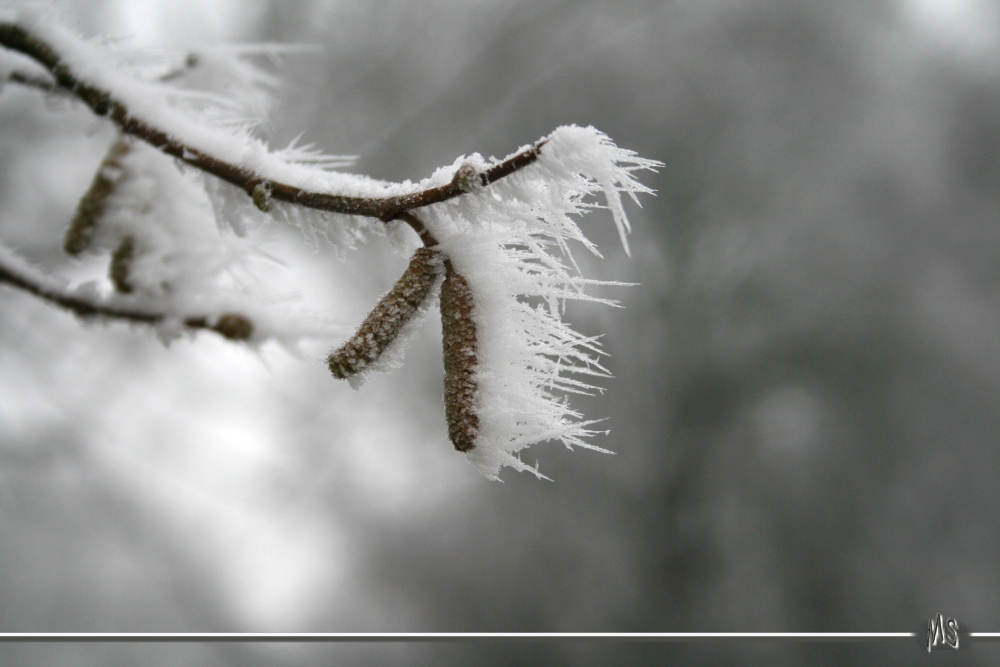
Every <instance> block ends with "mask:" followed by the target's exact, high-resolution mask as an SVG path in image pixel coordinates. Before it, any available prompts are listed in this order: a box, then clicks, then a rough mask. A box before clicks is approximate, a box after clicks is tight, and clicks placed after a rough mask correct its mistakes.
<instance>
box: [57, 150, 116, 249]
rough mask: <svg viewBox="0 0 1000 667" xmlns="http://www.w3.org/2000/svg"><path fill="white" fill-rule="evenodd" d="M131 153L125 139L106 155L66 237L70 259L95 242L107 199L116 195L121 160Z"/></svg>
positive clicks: (65, 241) (64, 240) (64, 238)
mask: <svg viewBox="0 0 1000 667" xmlns="http://www.w3.org/2000/svg"><path fill="white" fill-rule="evenodd" d="M129 150H131V146H130V145H129V143H128V142H127V141H126V140H125V139H122V138H119V139H117V140H116V141H115V142H114V143H113V144H111V148H109V149H108V153H107V155H105V156H104V160H102V161H101V166H99V167H98V168H97V173H96V174H94V180H93V181H92V182H91V183H90V188H89V189H88V190H87V192H85V193H84V195H83V197H81V198H80V202H79V203H78V204H77V205H76V214H75V215H74V216H73V221H72V222H70V223H69V228H68V229H67V230H66V234H65V236H63V249H64V250H65V251H66V252H67V253H69V254H70V255H79V254H80V253H81V252H83V251H84V250H86V249H87V248H89V247H90V244H91V242H93V240H94V234H95V233H96V232H97V223H98V221H99V220H100V219H101V216H102V215H104V206H105V204H106V203H107V199H108V196H109V195H110V194H111V193H112V191H114V189H115V184H116V183H117V182H118V179H119V178H120V177H121V159H122V158H123V157H125V154H126V153H128V152H129Z"/></svg>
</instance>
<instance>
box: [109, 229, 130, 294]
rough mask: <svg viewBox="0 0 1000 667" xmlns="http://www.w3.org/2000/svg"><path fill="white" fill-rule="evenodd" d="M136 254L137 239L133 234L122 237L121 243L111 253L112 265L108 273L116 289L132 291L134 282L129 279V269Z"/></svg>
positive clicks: (126, 292) (125, 291) (126, 291)
mask: <svg viewBox="0 0 1000 667" xmlns="http://www.w3.org/2000/svg"><path fill="white" fill-rule="evenodd" d="M134 256H135V240H134V239H133V238H132V237H131V236H126V237H125V238H123V239H122V242H121V244H120V245H119V246H118V247H117V248H116V249H115V251H114V252H113V253H112V254H111V266H110V267H109V270H108V273H109V274H110V277H111V282H113V283H114V284H115V290H117V291H118V292H124V293H125V294H128V293H129V292H131V291H132V284H131V283H130V282H129V280H128V274H129V269H130V267H131V265H132V258H133V257H134Z"/></svg>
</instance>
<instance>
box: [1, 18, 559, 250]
mask: <svg viewBox="0 0 1000 667" xmlns="http://www.w3.org/2000/svg"><path fill="white" fill-rule="evenodd" d="M0 45H3V46H5V47H7V48H8V49H11V50H14V51H19V52H20V53H23V54H25V55H27V56H29V57H31V58H33V59H34V60H36V61H37V62H38V63H40V64H41V65H43V66H44V67H45V68H46V69H48V70H49V71H50V72H51V73H52V76H53V77H54V78H55V83H56V85H57V86H58V87H59V88H62V89H64V90H67V91H69V92H71V93H73V94H74V95H76V96H77V97H78V98H80V99H81V100H82V101H83V102H84V103H85V104H86V105H87V106H88V107H90V108H91V110H92V111H93V112H94V113H95V114H97V115H98V116H109V117H110V118H111V120H112V121H114V122H115V124H117V125H118V127H119V128H121V130H122V131H123V132H125V133H127V134H131V135H133V136H136V137H138V138H140V139H142V140H143V141H145V142H147V143H148V144H150V145H152V146H154V147H156V148H158V149H159V150H161V151H162V152H164V153H166V154H168V155H171V156H173V157H175V158H177V159H179V160H182V161H183V162H186V163H187V164H189V165H191V166H193V167H196V168H198V169H201V170H202V171H205V172H207V173H210V174H212V175H214V176H217V177H218V178H221V179H222V180H224V181H227V182H229V183H232V184H233V185H235V186H236V187H238V188H240V189H242V190H244V191H245V192H246V193H247V194H252V192H253V189H254V187H256V186H257V185H259V184H262V183H265V180H264V179H263V178H261V177H260V176H259V175H258V174H255V173H254V172H252V171H251V170H249V169H247V168H245V167H240V166H238V165H234V164H231V163H228V162H225V161H224V160H220V159H218V158H216V157H213V156H212V155H209V154H208V153H205V152H203V151H200V150H198V149H196V148H193V147H191V146H187V145H185V144H184V143H182V142H181V141H178V140H177V139H174V138H173V137H171V136H170V135H168V134H167V133H166V132H164V131H163V130H160V129H159V128H157V127H155V126H153V125H152V124H150V123H148V122H146V121H144V120H142V119H140V118H136V117H135V116H133V115H131V113H130V112H129V110H128V109H127V108H126V106H125V105H124V104H123V103H121V102H120V101H118V100H116V99H114V98H113V97H112V95H111V93H110V92H108V91H104V90H101V89H100V88H97V87H95V86H92V85H90V84H87V83H84V82H82V81H80V80H79V79H77V78H76V76H75V75H74V74H73V72H72V71H71V69H70V67H69V66H68V65H67V64H66V63H64V62H62V60H61V59H60V57H59V54H58V53H56V51H55V50H54V49H53V48H52V47H51V46H49V45H48V44H47V43H45V42H44V41H42V40H40V39H38V38H37V37H35V36H33V35H31V34H30V33H29V32H28V31H27V30H25V29H24V28H22V27H21V26H18V25H16V24H13V23H7V22H0ZM544 143H545V142H544V141H540V142H538V143H536V144H535V145H534V146H532V147H530V148H527V149H525V150H524V151H521V152H520V153H518V154H516V155H514V156H512V157H510V158H508V159H507V160H504V161H503V162H501V163H499V164H496V165H494V166H493V167H491V168H489V169H487V170H486V171H484V172H482V173H479V174H476V175H475V177H476V178H478V180H479V183H480V185H482V186H487V185H489V184H491V183H494V182H496V181H498V180H500V179H501V178H504V177H505V176H509V175H510V174H513V173H514V172H516V171H518V170H520V169H523V168H524V167H526V166H528V165H529V164H531V163H533V162H535V160H537V159H538V155H539V153H540V151H541V148H542V146H543V145H544ZM266 184H267V185H269V186H270V196H271V198H272V199H277V200H280V201H285V202H289V203H293V204H299V205H301V206H306V207H309V208H314V209H319V210H323V211H331V212H333V213H343V214H347V215H361V216H367V217H372V218H378V219H379V220H381V221H383V222H389V221H391V220H404V221H405V222H406V223H407V224H409V225H411V226H412V227H413V228H414V230H415V231H416V232H417V233H418V234H421V236H422V238H423V239H424V241H425V243H427V241H428V238H427V236H428V235H427V234H426V230H425V229H423V225H420V228H418V227H417V224H419V221H416V224H415V220H416V219H415V218H413V217H412V216H410V215H407V212H408V211H410V210H412V209H415V208H420V207H423V206H429V205H431V204H437V203H440V202H443V201H447V200H449V199H452V198H454V197H459V196H461V195H463V194H465V193H466V192H468V191H469V188H468V187H467V183H464V182H461V180H460V179H458V178H456V179H454V180H453V181H452V182H451V183H448V184H446V185H442V186H439V187H436V188H429V189H427V190H422V191H420V192H413V193H410V194H406V195H398V196H394V197H350V196H345V195H333V194H329V193H325V192H311V191H308V190H304V189H302V188H299V187H296V186H294V185H288V184H286V183H276V182H274V181H269V182H267V183H266Z"/></svg>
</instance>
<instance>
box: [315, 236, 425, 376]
mask: <svg viewBox="0 0 1000 667" xmlns="http://www.w3.org/2000/svg"><path fill="white" fill-rule="evenodd" d="M440 270H441V260H440V257H439V254H438V252H437V251H436V250H431V249H429V248H420V249H418V250H417V252H415V253H414V254H413V259H411V260H410V265H409V267H407V269H406V272H405V273H403V275H402V277H401V278H400V279H399V280H397V281H396V284H395V285H393V286H392V289H391V290H389V291H388V292H387V293H386V294H385V296H383V297H382V298H381V299H380V300H379V302H378V304H376V305H375V308H373V309H372V311H371V312H370V313H368V317H366V318H365V320H364V322H362V323H361V326H360V327H358V330H357V332H355V334H354V335H353V336H352V337H351V339H350V340H348V341H347V342H346V343H344V344H343V345H341V346H340V347H339V348H337V349H336V350H334V351H333V352H331V353H330V356H329V357H328V358H327V363H328V364H329V366H330V372H331V373H333V376H334V377H336V378H340V379H341V380H346V379H348V378H350V377H352V376H354V375H357V374H358V373H360V372H362V371H363V370H364V369H365V368H367V367H368V366H369V365H370V364H373V363H375V361H377V360H378V359H379V357H381V356H382V353H384V352H385V351H386V350H387V349H388V348H389V346H390V345H392V342H393V341H394V340H396V338H397V336H399V332H400V331H402V329H403V326H404V325H405V324H406V323H407V322H409V321H410V319H412V318H413V315H414V314H415V313H416V312H417V310H418V309H419V308H420V305H421V304H422V303H423V302H424V301H425V300H426V299H427V297H428V295H429V294H430V292H431V288H432V287H433V286H434V281H435V279H437V277H438V275H439V273H440Z"/></svg>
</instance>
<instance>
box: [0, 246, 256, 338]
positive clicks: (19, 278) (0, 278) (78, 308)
mask: <svg viewBox="0 0 1000 667" xmlns="http://www.w3.org/2000/svg"><path fill="white" fill-rule="evenodd" d="M0 283H3V284H6V285H10V286H11V287H16V288H18V289H21V290H24V291H25V292H28V293H29V294H33V295H34V296H36V297H38V298H39V299H42V300H43V301H46V302H48V303H51V304H53V305H55V306H59V307H61V308H65V309H66V310H69V311H71V312H73V313H74V314H76V315H77V316H79V317H82V318H94V317H99V318H108V319H113V320H123V321H125V322H130V323H133V324H151V325H164V324H167V323H169V326H171V327H173V328H176V327H178V326H182V327H186V328H188V329H192V330H199V329H207V330H211V331H215V332H216V333H218V334H220V335H222V336H224V337H226V338H228V339H230V340H248V339H249V338H251V337H252V336H253V334H254V326H253V322H251V321H250V320H249V319H247V318H246V317H245V316H243V315H240V314H239V313H223V314H222V315H219V316H205V315H191V316H188V317H177V316H176V315H172V314H170V313H165V312H157V311H155V310H151V309H149V308H148V307H144V306H143V304H141V303H137V302H136V301H135V300H134V299H127V298H119V299H117V300H111V301H109V300H108V299H107V298H104V297H101V296H100V295H98V294H95V293H94V292H93V291H92V290H88V289H76V290H74V289H70V288H68V287H67V286H66V285H65V284H64V283H62V282H61V281H59V280H56V279H53V278H52V277H51V276H46V275H45V274H43V273H40V272H39V271H37V270H35V269H33V268H32V267H31V266H29V265H28V264H27V263H26V262H24V261H23V260H21V259H20V258H18V257H17V256H15V255H14V254H13V253H11V252H10V251H9V250H7V249H6V248H4V247H3V246H0Z"/></svg>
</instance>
